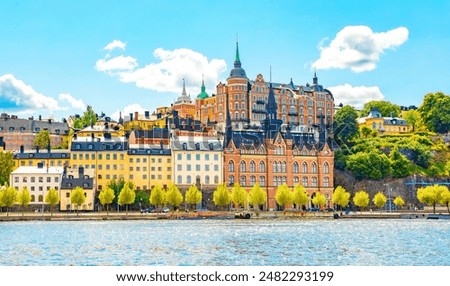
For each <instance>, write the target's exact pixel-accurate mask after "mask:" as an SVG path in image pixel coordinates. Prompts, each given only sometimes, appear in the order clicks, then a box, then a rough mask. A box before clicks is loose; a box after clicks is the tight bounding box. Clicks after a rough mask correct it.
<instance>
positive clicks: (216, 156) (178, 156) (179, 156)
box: [177, 153, 219, 161]
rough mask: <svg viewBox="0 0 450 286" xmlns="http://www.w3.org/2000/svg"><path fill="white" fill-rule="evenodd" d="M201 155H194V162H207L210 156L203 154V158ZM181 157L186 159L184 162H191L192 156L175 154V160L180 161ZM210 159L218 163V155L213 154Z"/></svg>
mask: <svg viewBox="0 0 450 286" xmlns="http://www.w3.org/2000/svg"><path fill="white" fill-rule="evenodd" d="M183 155H185V156H183ZM201 155H202V154H195V156H194V157H195V160H196V161H200V160H205V161H209V160H210V158H211V156H210V154H203V158H202V156H201ZM183 157H184V158H186V160H188V161H189V160H192V154H180V153H178V154H177V160H179V161H181V160H183ZM212 158H213V160H214V161H219V154H214V155H213V156H212Z"/></svg>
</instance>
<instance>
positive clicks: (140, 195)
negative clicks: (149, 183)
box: [134, 191, 150, 209]
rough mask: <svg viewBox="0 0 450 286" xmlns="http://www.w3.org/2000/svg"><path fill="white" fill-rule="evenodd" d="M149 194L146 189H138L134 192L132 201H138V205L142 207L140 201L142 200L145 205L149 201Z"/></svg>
mask: <svg viewBox="0 0 450 286" xmlns="http://www.w3.org/2000/svg"><path fill="white" fill-rule="evenodd" d="M149 200H150V196H149V194H148V193H147V192H146V191H139V192H137V193H136V197H135V198H134V203H135V204H136V203H138V204H139V207H140V208H141V209H142V202H144V205H147V204H148V203H149Z"/></svg>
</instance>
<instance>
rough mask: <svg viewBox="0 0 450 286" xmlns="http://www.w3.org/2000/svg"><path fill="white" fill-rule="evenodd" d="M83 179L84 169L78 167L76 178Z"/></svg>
mask: <svg viewBox="0 0 450 286" xmlns="http://www.w3.org/2000/svg"><path fill="white" fill-rule="evenodd" d="M83 177H84V168H83V167H78V178H83Z"/></svg>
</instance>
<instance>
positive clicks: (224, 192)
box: [213, 183, 231, 207]
mask: <svg viewBox="0 0 450 286" xmlns="http://www.w3.org/2000/svg"><path fill="white" fill-rule="evenodd" d="M213 202H214V204H215V205H216V206H219V207H225V206H228V205H230V202H231V195H230V192H229V191H228V188H227V186H226V185H225V183H222V184H220V185H218V186H217V188H216V190H215V191H214V193H213Z"/></svg>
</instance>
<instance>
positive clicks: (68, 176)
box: [59, 167, 96, 211]
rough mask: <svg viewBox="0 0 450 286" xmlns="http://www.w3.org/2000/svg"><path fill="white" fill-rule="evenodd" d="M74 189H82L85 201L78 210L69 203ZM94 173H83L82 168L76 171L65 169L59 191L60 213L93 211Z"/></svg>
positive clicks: (89, 171)
mask: <svg viewBox="0 0 450 286" xmlns="http://www.w3.org/2000/svg"><path fill="white" fill-rule="evenodd" d="M76 187H81V188H83V191H84V196H85V197H86V200H85V202H84V204H82V205H81V206H80V207H79V208H78V206H76V205H73V204H72V203H71V202H70V196H71V195H72V192H73V190H74V189H75V188H76ZM95 195H96V193H95V188H94V172H93V170H87V171H85V170H84V168H83V167H78V169H73V168H72V169H65V170H64V173H63V175H62V180H61V188H60V191H59V198H60V202H59V206H60V210H61V211H68V210H73V211H75V210H77V208H78V210H79V211H93V210H94V207H95V205H94V202H95Z"/></svg>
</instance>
